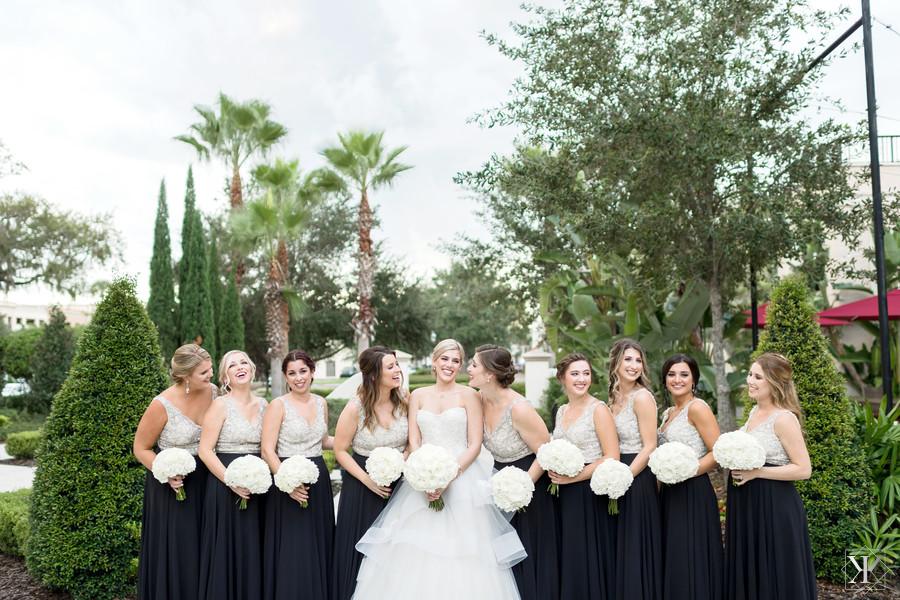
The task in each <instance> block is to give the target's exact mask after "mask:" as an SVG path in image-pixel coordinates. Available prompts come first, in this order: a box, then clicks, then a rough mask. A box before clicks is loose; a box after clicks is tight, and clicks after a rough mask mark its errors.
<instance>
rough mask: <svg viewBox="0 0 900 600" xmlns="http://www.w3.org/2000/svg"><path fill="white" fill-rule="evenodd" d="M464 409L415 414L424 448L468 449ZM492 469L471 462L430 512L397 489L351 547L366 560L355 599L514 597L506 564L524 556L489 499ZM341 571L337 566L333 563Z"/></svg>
mask: <svg viewBox="0 0 900 600" xmlns="http://www.w3.org/2000/svg"><path fill="white" fill-rule="evenodd" d="M466 417H467V415H466V410H465V408H463V407H461V406H457V407H454V408H451V409H448V410H445V411H444V412H443V413H440V414H435V413H432V412H429V411H425V410H420V411H419V412H418V416H417V423H418V425H419V429H420V431H421V432H422V441H423V443H426V444H435V445H438V446H443V447H444V448H446V449H447V450H449V451H450V452H451V453H452V454H453V455H454V456H459V455H460V454H462V453H463V452H464V451H465V450H466V446H467V442H466V423H467V421H466ZM490 476H491V465H490V463H488V464H487V465H486V464H485V463H484V462H483V461H479V460H476V461H474V462H473V463H472V465H470V466H469V468H468V469H466V470H465V471H463V472H462V473H461V474H460V475H459V476H458V477H457V478H456V479H455V480H454V481H453V482H452V483H451V484H450V486H449V487H448V488H447V490H446V491H445V492H444V494H443V498H444V509H443V510H442V511H437V512H436V511H433V510H431V509H430V508H429V507H428V500H427V498H426V497H425V494H424V493H422V492H417V491H415V490H413V489H412V488H411V487H410V486H408V485H406V484H405V483H404V484H402V485H400V486H399V487H398V488H397V489H396V490H395V491H394V494H393V497H392V498H391V500H390V502H389V503H388V504H387V506H386V507H385V509H384V510H383V511H382V513H381V515H379V517H378V519H376V520H375V523H374V524H373V525H372V527H371V528H370V529H369V531H368V532H366V534H365V535H364V536H363V537H362V539H360V541H359V543H357V544H356V549H357V550H359V552H361V553H362V554H364V555H365V558H364V559H363V562H362V566H360V569H359V576H358V577H357V584H356V593H355V594H354V595H353V598H354V600H387V599H389V600H405V599H407V598H408V599H410V600H413V599H415V600H419V599H421V598H427V599H428V600H439V599H443V598H446V599H448V600H450V599H452V600H459V599H466V600H482V599H483V600H506V599H513V600H516V599H518V598H519V592H518V590H517V588H516V582H515V579H514V578H513V574H512V571H511V570H510V567H511V566H512V565H514V564H516V563H517V562H519V561H521V560H523V559H524V558H525V549H524V548H523V547H522V543H521V542H520V541H519V537H518V536H517V535H516V532H515V530H514V529H513V528H512V526H510V524H509V523H508V522H507V520H506V518H504V516H503V513H502V512H500V510H499V509H497V508H496V507H495V506H494V505H493V504H492V503H491V498H490ZM335 568H338V569H339V568H340V565H335Z"/></svg>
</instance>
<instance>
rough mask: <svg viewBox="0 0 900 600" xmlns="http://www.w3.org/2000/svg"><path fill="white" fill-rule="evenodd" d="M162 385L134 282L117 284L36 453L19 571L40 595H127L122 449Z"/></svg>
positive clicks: (132, 516) (132, 464) (135, 493)
mask: <svg viewBox="0 0 900 600" xmlns="http://www.w3.org/2000/svg"><path fill="white" fill-rule="evenodd" d="M165 385H166V374H165V371H164V370H163V363H162V358H161V356H160V351H159V340H158V337H157V331H156V328H155V327H154V326H153V324H152V323H151V322H150V318H149V317H148V316H147V313H146V311H145V310H144V307H143V306H142V305H141V303H140V302H139V301H138V299H137V297H136V295H135V290H134V282H133V281H130V280H128V279H120V280H117V281H116V282H114V283H113V284H112V285H111V286H110V287H109V289H108V290H107V292H106V294H105V296H104V298H103V300H102V302H101V303H100V304H99V305H98V306H97V311H96V313H95V314H94V317H93V319H92V321H91V324H90V325H89V326H88V327H87V328H86V330H85V332H84V334H83V335H82V336H81V339H80V341H79V344H78V350H77V352H76V354H75V358H74V360H73V362H72V367H71V369H70V370H69V377H68V378H67V379H66V381H65V383H64V384H63V387H62V389H61V390H60V392H59V394H57V396H56V398H55V399H54V402H53V407H52V409H51V412H50V417H49V418H48V420H47V423H46V425H45V427H44V441H43V442H42V444H41V447H40V451H39V452H38V459H37V472H36V473H35V479H34V494H33V504H32V514H31V539H30V541H29V549H28V555H27V565H28V569H29V571H31V573H32V574H33V575H35V576H36V577H37V578H38V579H40V580H41V581H42V582H43V583H44V584H45V585H47V586H49V587H51V588H63V589H65V590H67V591H68V592H69V593H70V594H71V595H72V597H73V598H74V599H75V600H82V599H84V600H87V599H91V600H105V599H112V598H117V597H122V596H125V595H127V594H128V593H130V592H131V590H132V584H131V582H130V580H129V573H130V567H131V564H132V559H133V558H134V557H135V556H137V553H138V546H139V541H138V540H137V539H136V538H135V537H134V536H133V535H131V534H130V532H131V531H132V530H133V528H134V524H135V523H138V522H139V521H140V518H141V498H142V484H143V480H144V468H143V467H142V466H141V465H140V464H139V463H138V462H137V461H136V460H135V458H134V457H133V456H132V453H131V446H132V440H133V438H134V431H135V428H136V427H137V423H138V421H139V420H140V417H141V414H142V413H143V411H144V409H145V408H146V406H147V403H148V401H149V400H150V399H151V398H152V397H153V396H154V395H156V394H157V393H158V392H159V391H160V390H161V389H163V388H164V387H165Z"/></svg>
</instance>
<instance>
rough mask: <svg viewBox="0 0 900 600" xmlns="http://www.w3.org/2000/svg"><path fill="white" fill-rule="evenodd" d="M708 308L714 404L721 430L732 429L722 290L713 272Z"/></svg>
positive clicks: (710, 281)
mask: <svg viewBox="0 0 900 600" xmlns="http://www.w3.org/2000/svg"><path fill="white" fill-rule="evenodd" d="M708 284H709V308H710V312H712V336H711V337H712V340H711V341H712V359H713V370H714V371H715V374H716V405H717V411H716V412H717V414H718V420H719V427H720V428H721V429H722V432H723V433H724V432H727V431H734V429H735V418H734V408H733V407H732V406H731V387H730V386H729V385H728V378H727V376H726V373H725V318H724V316H723V314H722V292H721V290H720V289H719V279H718V277H717V276H716V274H715V273H714V274H713V276H712V277H711V278H710V280H709V282H708Z"/></svg>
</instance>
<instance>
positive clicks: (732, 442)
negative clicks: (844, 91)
mask: <svg viewBox="0 0 900 600" xmlns="http://www.w3.org/2000/svg"><path fill="white" fill-rule="evenodd" d="M713 456H715V457H716V462H717V463H719V464H720V465H722V466H723V467H724V468H726V469H728V470H729V471H734V470H741V471H749V470H751V469H758V468H760V467H761V466H763V465H764V464H766V450H765V448H763V447H762V444H760V443H759V440H757V439H756V438H755V437H753V436H752V435H750V434H749V433H747V432H746V431H740V430H738V431H730V432H728V433H723V434H722V435H720V436H719V439H718V440H716V443H715V444H713ZM735 485H737V484H735Z"/></svg>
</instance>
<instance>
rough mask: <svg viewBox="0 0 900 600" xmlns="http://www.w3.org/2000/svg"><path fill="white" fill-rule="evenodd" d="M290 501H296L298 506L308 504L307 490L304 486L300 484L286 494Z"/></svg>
mask: <svg viewBox="0 0 900 600" xmlns="http://www.w3.org/2000/svg"><path fill="white" fill-rule="evenodd" d="M288 495H289V496H290V497H291V499H293V500H296V501H297V502H299V503H300V504H303V503H304V502H309V488H307V487H306V486H305V485H303V484H300V485H298V486H297V487H295V488H294V491H293V492H291V493H290V494H288Z"/></svg>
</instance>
